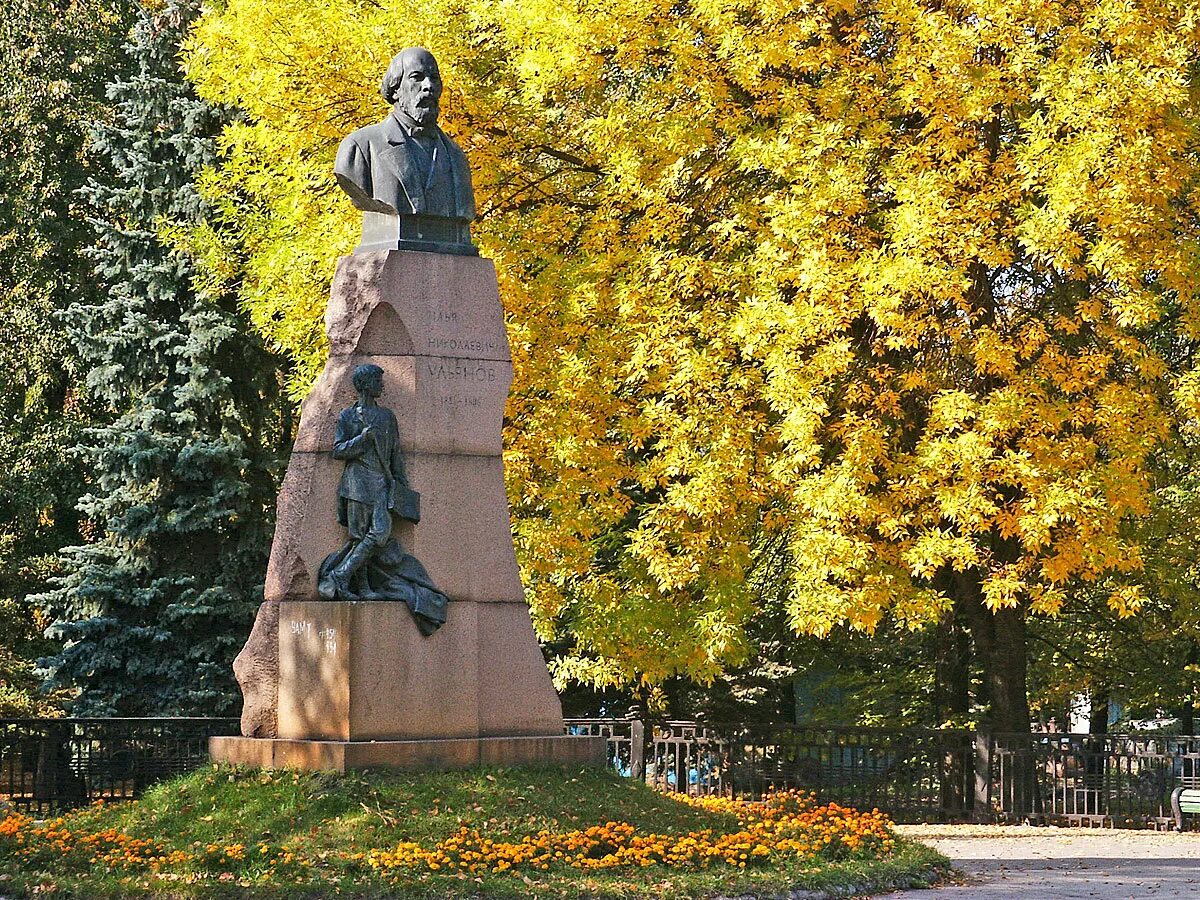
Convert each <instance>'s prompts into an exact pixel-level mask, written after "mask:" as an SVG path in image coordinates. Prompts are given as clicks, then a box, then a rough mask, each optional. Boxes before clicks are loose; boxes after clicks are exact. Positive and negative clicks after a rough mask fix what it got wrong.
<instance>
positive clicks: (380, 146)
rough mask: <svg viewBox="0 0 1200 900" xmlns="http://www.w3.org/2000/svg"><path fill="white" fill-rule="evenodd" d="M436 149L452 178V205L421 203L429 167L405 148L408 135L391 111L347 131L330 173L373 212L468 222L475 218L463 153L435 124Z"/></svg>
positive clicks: (357, 202)
mask: <svg viewBox="0 0 1200 900" xmlns="http://www.w3.org/2000/svg"><path fill="white" fill-rule="evenodd" d="M433 130H434V132H435V133H436V135H437V140H438V147H439V151H438V152H439V153H444V154H445V158H446V160H447V161H448V162H449V164H450V165H449V172H450V175H451V177H452V178H453V180H454V184H453V186H452V188H451V190H450V191H448V192H443V195H445V194H447V193H448V194H449V196H450V197H451V198H452V203H453V207H454V208H453V209H430V208H428V204H427V203H426V201H425V179H426V178H427V177H428V175H429V172H428V165H427V164H426V163H425V162H424V160H425V155H424V153H423V152H422V151H421V150H420V149H419V148H417V149H416V150H415V151H414V150H413V149H410V148H409V147H408V143H409V141H411V140H412V138H411V137H410V136H409V134H408V132H406V131H405V130H404V128H403V127H402V126H401V125H400V122H399V121H398V120H397V119H396V116H395V115H394V114H391V113H389V114H388V116H387V118H386V119H384V120H383V121H382V122H378V123H376V124H375V125H367V126H366V127H364V128H360V129H358V130H357V131H353V132H351V133H350V134H349V135H347V137H346V138H345V139H344V140H343V141H342V143H341V146H340V147H338V154H337V161H336V162H335V163H334V166H333V171H334V174H336V175H337V180H338V183H339V184H340V185H341V186H342V189H343V190H344V191H345V192H346V193H347V194H349V195H350V199H351V200H353V201H354V205H355V206H357V207H358V208H359V209H362V210H369V211H373V212H397V213H400V214H401V215H427V216H444V217H446V218H450V219H461V220H465V221H470V220H471V219H474V218H475V192H474V189H473V188H472V186H471V170H470V168H469V167H468V166H467V157H466V154H464V153H463V152H462V150H460V149H459V148H458V145H457V144H455V143H454V141H452V140H451V139H450V138H449V137H448V136H447V135H446V133H445V132H443V131H442V130H441V129H440V128H438V127H437V126H434V128H433Z"/></svg>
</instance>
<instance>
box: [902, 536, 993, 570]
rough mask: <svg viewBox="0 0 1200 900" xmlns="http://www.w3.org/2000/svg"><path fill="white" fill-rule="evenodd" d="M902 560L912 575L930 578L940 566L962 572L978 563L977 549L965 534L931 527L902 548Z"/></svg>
mask: <svg viewBox="0 0 1200 900" xmlns="http://www.w3.org/2000/svg"><path fill="white" fill-rule="evenodd" d="M903 559H904V564H905V565H906V566H907V567H908V570H909V572H911V573H912V575H913V576H914V577H915V578H932V577H933V576H934V575H935V574H936V573H937V571H938V570H939V569H941V568H942V567H943V566H949V567H950V568H952V569H954V571H956V572H965V571H966V570H967V569H970V568H972V567H974V566H976V565H978V564H979V551H978V549H977V548H976V547H975V544H974V543H973V542H972V541H971V540H970V539H969V538H966V537H960V536H957V535H953V534H951V533H950V532H949V531H943V530H939V529H931V530H929V531H926V532H924V533H922V534H920V535H919V536H918V537H917V539H916V540H915V541H913V543H912V544H911V545H910V546H909V547H908V548H907V549H906V550H905V551H904V554H903Z"/></svg>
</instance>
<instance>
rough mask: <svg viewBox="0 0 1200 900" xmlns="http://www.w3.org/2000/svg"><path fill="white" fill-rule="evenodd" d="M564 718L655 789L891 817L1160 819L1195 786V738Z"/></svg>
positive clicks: (1166, 819)
mask: <svg viewBox="0 0 1200 900" xmlns="http://www.w3.org/2000/svg"><path fill="white" fill-rule="evenodd" d="M567 727H568V730H569V731H571V732H572V733H576V734H594V735H603V736H604V737H606V738H607V739H608V746H609V765H610V766H611V767H612V768H613V769H615V770H616V771H617V772H619V773H620V774H623V775H627V776H630V777H634V778H641V779H644V780H645V781H646V782H647V783H648V784H651V785H654V786H655V787H658V788H661V789H665V790H677V791H684V792H687V793H691V794H724V795H728V796H737V797H757V796H761V795H762V794H763V793H765V792H767V791H769V790H771V789H777V788H798V789H802V790H808V791H813V792H814V793H816V795H817V796H818V797H819V798H820V799H821V800H822V801H833V802H837V803H842V804H845V805H848V806H857V807H860V808H868V809H870V808H875V807H877V808H879V809H881V810H883V811H884V812H886V813H888V814H889V815H890V816H891V817H892V818H893V819H895V820H896V821H898V822H929V821H977V822H996V821H999V822H1024V821H1029V822H1034V823H1063V824H1076V825H1101V826H1108V827H1121V826H1136V827H1146V826H1156V827H1168V826H1169V825H1170V823H1171V821H1172V820H1171V817H1170V796H1171V791H1172V790H1173V789H1174V788H1175V787H1176V786H1180V785H1182V786H1184V787H1200V737H1186V736H1185V737H1164V736H1152V735H1082V734H994V735H993V734H989V733H986V732H977V731H968V730H955V729H944V730H933V729H917V728H904V729H892V728H811V727H803V726H788V725H783V726H746V725H719V724H704V723H699V722H664V723H660V724H657V725H654V724H648V723H646V722H643V721H641V720H639V719H568V720H567Z"/></svg>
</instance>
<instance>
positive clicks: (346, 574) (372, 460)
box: [318, 365, 446, 635]
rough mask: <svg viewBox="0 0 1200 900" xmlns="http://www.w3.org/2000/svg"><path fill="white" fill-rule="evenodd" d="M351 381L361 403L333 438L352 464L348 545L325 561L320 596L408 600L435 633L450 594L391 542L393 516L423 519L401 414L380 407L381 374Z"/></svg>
mask: <svg viewBox="0 0 1200 900" xmlns="http://www.w3.org/2000/svg"><path fill="white" fill-rule="evenodd" d="M351 380H352V381H353V383H354V389H355V390H356V391H357V392H358V401H357V402H356V403H355V404H354V405H353V406H351V407H348V408H347V409H344V410H342V413H341V415H339V416H338V421H337V427H336V429H335V431H334V438H333V458H334V459H342V460H345V461H346V468H345V470H344V471H343V472H342V480H341V482H340V483H339V484H338V504H337V505H338V508H337V516H338V522H340V523H341V524H342V525H344V526H345V527H346V528H347V530H348V531H349V532H350V540H349V541H348V542H347V543H346V544H345V545H344V546H343V547H342V548H341V549H340V550H338V551H336V552H334V553H331V554H329V556H327V557H326V558H325V561H324V562H322V563H321V571H320V577H319V582H318V592H319V593H320V595H321V596H322V597H324V598H325V599H326V600H403V601H404V602H405V603H407V604H408V607H409V609H410V610H411V611H412V614H413V616H414V617H415V619H416V621H417V626H418V627H419V628H420V629H421V632H422V633H423V634H427V635H428V634H432V633H433V632H434V631H436V630H437V629H438V627H439V626H441V625H442V623H444V622H445V621H446V595H445V594H443V593H442V592H441V591H439V590H438V589H437V588H436V587H435V586H434V584H433V582H432V581H431V580H430V578H429V574H428V573H427V572H426V571H425V567H424V566H422V565H421V563H420V562H418V561H417V560H416V558H415V557H413V556H411V555H409V554H407V553H405V552H404V551H403V550H402V549H401V548H400V544H399V543H398V542H397V541H396V539H395V538H394V537H392V515H393V514H395V515H398V516H400V517H401V518H402V519H407V520H408V521H411V522H417V521H419V520H420V518H421V512H420V499H421V498H420V495H419V494H418V493H417V492H416V491H414V490H412V488H410V487H409V486H408V479H407V478H406V477H405V475H404V460H403V457H402V456H401V454H400V430H399V428H398V426H397V425H396V417H395V415H393V414H392V411H391V410H390V409H387V408H386V407H383V406H380V405H379V404H378V402H377V401H378V399H379V397H380V395H382V393H383V369H381V368H379V366H374V365H362V366H359V367H358V368H356V369H355V370H354V374H353V375H352V376H351Z"/></svg>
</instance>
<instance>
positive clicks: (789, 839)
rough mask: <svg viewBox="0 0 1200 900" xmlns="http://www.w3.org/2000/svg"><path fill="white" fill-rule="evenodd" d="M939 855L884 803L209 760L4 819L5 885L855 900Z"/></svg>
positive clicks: (537, 773) (547, 775) (5, 888)
mask: <svg viewBox="0 0 1200 900" xmlns="http://www.w3.org/2000/svg"><path fill="white" fill-rule="evenodd" d="M945 866H946V861H945V859H944V858H943V857H941V856H939V855H938V854H936V853H935V852H933V851H932V850H929V849H928V848H925V847H923V846H921V845H920V844H916V843H913V842H907V841H904V840H903V839H899V838H896V836H895V835H894V834H893V833H892V832H891V830H890V827H889V825H888V823H887V821H886V819H884V818H883V817H882V816H879V815H876V814H870V813H865V814H864V813H858V812H855V811H854V810H847V809H844V808H840V807H836V806H817V805H815V804H814V803H812V802H811V801H810V800H809V799H808V798H806V797H804V796H802V795H796V794H788V795H778V796H776V797H775V798H773V799H771V800H770V801H768V802H766V803H758V804H745V803H737V802H733V801H728V800H721V799H715V798H710V799H704V800H687V799H686V798H681V797H678V796H667V795H663V794H660V793H657V792H655V791H653V790H651V789H649V788H647V787H646V786H645V785H641V784H637V783H635V782H632V781H629V780H627V779H621V778H618V777H616V776H614V775H611V774H608V773H603V772H596V771H590V770H582V771H571V772H564V771H563V770H561V769H496V770H491V771H473V772H467V773H463V772H455V773H436V774H420V775H409V774H382V773H370V774H365V773H364V774H354V775H332V774H296V773H292V772H258V771H245V770H238V769H232V768H228V767H211V768H208V769H204V770H202V771H199V772H196V773H194V774H192V775H189V776H187V777H184V778H180V779H176V780H174V781H171V782H167V783H165V784H162V785H160V786H158V787H157V788H154V789H153V790H151V791H150V792H148V793H147V794H146V796H145V797H144V798H143V799H142V800H141V801H139V802H137V803H130V804H122V805H114V806H111V807H100V806H96V807H91V808H89V809H86V810H81V811H78V812H75V813H72V814H70V815H67V816H64V817H61V818H57V819H52V820H48V821H44V822H35V821H33V820H31V819H29V818H27V817H23V816H19V815H10V816H9V817H8V818H6V819H3V820H2V821H0V896H31V895H33V894H35V893H36V894H38V895H41V894H42V893H45V892H47V891H53V892H54V893H55V895H56V896H61V897H87V898H94V897H134V896H154V897H164V898H165V897H238V896H243V897H255V898H302V897H304V898H307V897H313V898H315V897H331V896H346V897H360V898H366V897H377V898H384V897H387V898H418V897H420V898H443V897H476V898H478V897H489V898H492V897H494V898H501V897H563V898H568V897H569V898H576V897H589V896H592V897H639V898H640V897H664V898H665V897H706V896H713V895H721V894H726V895H728V894H732V895H742V896H745V895H756V896H763V897H769V896H775V895H778V894H779V893H781V892H786V891H789V890H795V889H797V888H808V889H814V890H820V891H829V892H831V893H834V894H841V895H848V894H854V893H863V892H865V891H866V890H868V889H872V888H883V887H902V886H910V885H917V884H922V883H924V882H927V881H928V880H929V879H930V878H931V877H934V876H935V875H936V874H937V873H938V872H940V871H943V870H944V868H945Z"/></svg>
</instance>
